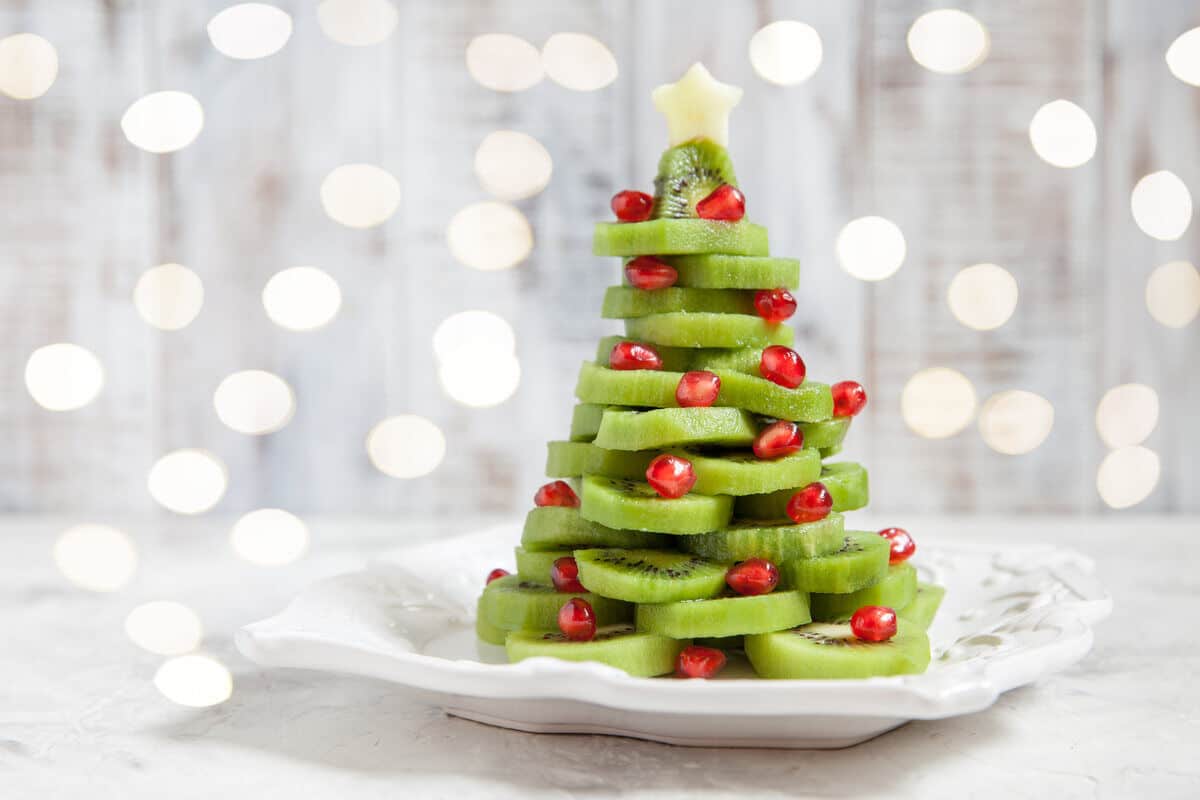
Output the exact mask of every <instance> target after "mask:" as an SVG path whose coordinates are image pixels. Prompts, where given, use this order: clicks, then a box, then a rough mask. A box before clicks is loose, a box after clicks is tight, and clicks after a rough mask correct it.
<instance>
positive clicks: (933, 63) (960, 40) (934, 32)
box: [908, 8, 991, 75]
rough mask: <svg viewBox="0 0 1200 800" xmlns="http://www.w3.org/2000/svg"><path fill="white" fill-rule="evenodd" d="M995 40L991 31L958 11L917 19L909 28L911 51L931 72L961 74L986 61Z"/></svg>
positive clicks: (940, 10) (939, 10) (926, 15)
mask: <svg viewBox="0 0 1200 800" xmlns="http://www.w3.org/2000/svg"><path fill="white" fill-rule="evenodd" d="M990 47H991V41H990V38H989V37H988V32H987V28H985V27H983V24H982V23H981V22H980V21H979V20H977V19H975V17H973V16H971V15H970V14H968V13H966V12H965V11H959V10H958V9H957V8H941V9H938V10H936V11H930V12H928V13H926V14H922V15H921V16H919V17H917V19H916V20H915V21H914V22H913V24H912V27H910V28H909V29H908V51H909V52H910V53H912V57H913V60H914V61H916V62H917V63H918V64H920V65H921V66H922V67H924V68H925V69H927V70H930V71H931V72H938V73H941V74H943V75H958V74H961V73H963V72H970V71H971V70H973V69H975V68H976V67H978V66H979V65H980V64H982V63H983V62H984V60H985V59H986V58H987V56H988V50H989V48H990Z"/></svg>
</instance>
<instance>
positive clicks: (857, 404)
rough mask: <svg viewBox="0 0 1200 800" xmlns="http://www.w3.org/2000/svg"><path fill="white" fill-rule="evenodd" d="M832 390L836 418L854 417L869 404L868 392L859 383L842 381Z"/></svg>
mask: <svg viewBox="0 0 1200 800" xmlns="http://www.w3.org/2000/svg"><path fill="white" fill-rule="evenodd" d="M832 389H833V415H834V416H835V417H853V416H854V415H855V414H857V413H858V412H860V411H862V410H863V406H865V405H866V404H867V390H866V389H864V388H863V387H862V384H861V383H859V382H857V381H841V382H839V383H835V384H834V385H833V387H832Z"/></svg>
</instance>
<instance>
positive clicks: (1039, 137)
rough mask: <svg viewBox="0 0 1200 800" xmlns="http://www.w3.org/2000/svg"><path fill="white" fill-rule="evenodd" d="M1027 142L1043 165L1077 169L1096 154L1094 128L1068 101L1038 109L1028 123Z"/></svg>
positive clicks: (1077, 108)
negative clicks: (1043, 162)
mask: <svg viewBox="0 0 1200 800" xmlns="http://www.w3.org/2000/svg"><path fill="white" fill-rule="evenodd" d="M1029 141H1030V143H1031V144H1032V145H1033V151H1034V152H1035V153H1037V154H1038V156H1040V157H1041V159H1042V160H1043V161H1045V162H1046V163H1047V164H1052V165H1053V166H1056V167H1062V168H1064V169H1069V168H1071V167H1078V166H1079V165H1081V164H1086V163H1087V162H1088V161H1090V160H1091V158H1092V156H1094V155H1095V154H1096V126H1095V125H1094V124H1093V123H1092V118H1091V117H1089V116H1088V113H1087V112H1086V111H1084V110H1083V109H1082V108H1080V107H1079V106H1077V105H1075V104H1074V103H1072V102H1071V101H1070V100H1055V101H1053V102H1051V103H1047V104H1046V105H1044V106H1042V107H1041V108H1039V109H1038V110H1037V113H1035V114H1034V115H1033V119H1032V120H1030V121H1029Z"/></svg>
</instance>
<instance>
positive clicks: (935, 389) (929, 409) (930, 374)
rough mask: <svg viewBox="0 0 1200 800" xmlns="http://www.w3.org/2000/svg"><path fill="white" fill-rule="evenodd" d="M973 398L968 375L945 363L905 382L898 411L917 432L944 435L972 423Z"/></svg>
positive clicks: (930, 435)
mask: <svg viewBox="0 0 1200 800" xmlns="http://www.w3.org/2000/svg"><path fill="white" fill-rule="evenodd" d="M976 402H977V401H976V399H975V387H974V386H972V385H971V381H969V380H968V379H967V376H965V375H963V374H962V373H961V372H959V371H958V370H953V369H950V368H948V367H930V368H929V369H923V370H921V371H920V372H918V373H917V374H915V375H913V376H912V377H911V378H909V379H908V383H906V384H905V385H904V391H903V392H902V393H901V395H900V415H901V416H902V417H903V418H904V422H905V424H907V425H908V427H909V428H911V429H912V431H913V433H915V434H917V435H918V436H923V437H925V438H926V439H944V438H946V437H948V436H953V435H954V434H956V433H958V432H959V431H961V430H963V429H964V428H966V427H967V426H968V425H970V424H971V420H972V419H973V418H974V416H975V406H976Z"/></svg>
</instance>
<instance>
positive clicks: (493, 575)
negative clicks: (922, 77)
mask: <svg viewBox="0 0 1200 800" xmlns="http://www.w3.org/2000/svg"><path fill="white" fill-rule="evenodd" d="M511 574H512V573H510V572H509V571H508V570H506V569H501V568H500V567H496V568H495V569H494V570H492V571H491V572H489V573H488V576H487V582H488V583H491V582H492V581H494V580H499V579H500V578H503V577H504V576H505V575H511Z"/></svg>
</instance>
